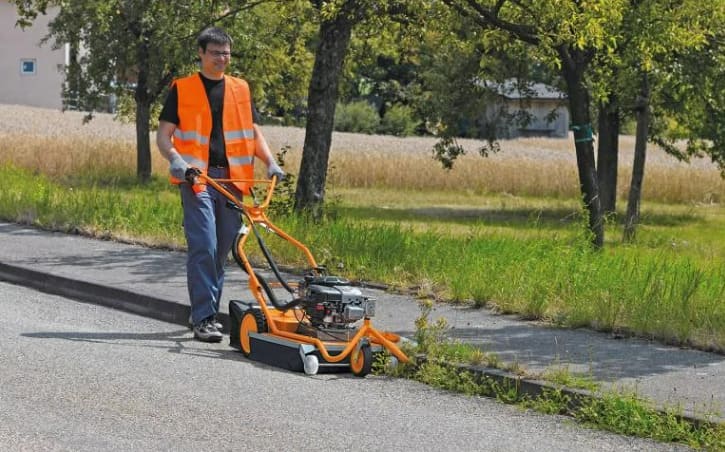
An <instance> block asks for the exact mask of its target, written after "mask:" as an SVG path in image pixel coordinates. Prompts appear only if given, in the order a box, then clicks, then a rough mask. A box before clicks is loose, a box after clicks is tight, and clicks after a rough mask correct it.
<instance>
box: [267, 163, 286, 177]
mask: <svg viewBox="0 0 725 452" xmlns="http://www.w3.org/2000/svg"><path fill="white" fill-rule="evenodd" d="M286 175H287V174H285V172H284V171H282V168H280V167H279V165H277V162H274V161H273V162H271V163H270V164H269V166H268V167H267V178H269V179H271V178H272V176H277V182H281V181H282V180H284V178H285V176H286Z"/></svg>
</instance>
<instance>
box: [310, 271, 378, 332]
mask: <svg viewBox="0 0 725 452" xmlns="http://www.w3.org/2000/svg"><path fill="white" fill-rule="evenodd" d="M300 292H301V294H300V295H302V296H301V298H302V300H303V302H302V303H301V305H302V308H303V309H304V310H305V313H306V314H307V316H308V318H309V319H310V322H311V323H312V326H313V327H316V328H347V327H349V326H351V324H353V323H355V322H357V321H358V320H360V319H362V318H365V317H373V316H374V315H375V300H374V299H373V298H369V297H366V296H364V295H363V294H362V292H361V291H360V289H358V288H357V287H353V286H351V285H350V282H349V281H348V280H346V279H343V278H340V277H337V276H320V277H315V276H306V277H305V281H304V283H303V284H302V285H300Z"/></svg>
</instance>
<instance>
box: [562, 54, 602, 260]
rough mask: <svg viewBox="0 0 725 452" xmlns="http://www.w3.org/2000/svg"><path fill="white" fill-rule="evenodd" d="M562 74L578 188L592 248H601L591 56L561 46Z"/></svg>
mask: <svg viewBox="0 0 725 452" xmlns="http://www.w3.org/2000/svg"><path fill="white" fill-rule="evenodd" d="M559 55H560V56H561V57H562V60H563V64H562V73H563V75H564V79H565V80H566V84H567V94H568V96H569V112H570V114H571V119H572V129H573V130H574V145H575V147H576V160H577V167H578V169H579V186H580V188H581V191H582V198H583V201H584V207H585V208H586V210H587V211H588V212H589V230H590V232H591V233H592V245H594V247H596V248H601V247H602V246H603V245H604V223H603V221H602V209H601V204H600V199H599V183H598V180H597V168H596V164H595V161H594V143H593V138H592V125H591V114H590V113H589V92H588V91H587V87H586V85H585V83H584V71H585V69H586V67H587V65H588V61H589V60H590V57H589V56H587V54H586V53H585V52H584V51H582V50H575V49H569V48H565V47H562V48H560V49H559Z"/></svg>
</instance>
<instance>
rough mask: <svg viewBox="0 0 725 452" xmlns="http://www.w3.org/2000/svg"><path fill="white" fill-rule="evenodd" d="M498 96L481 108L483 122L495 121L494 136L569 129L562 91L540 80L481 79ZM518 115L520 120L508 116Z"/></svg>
mask: <svg viewBox="0 0 725 452" xmlns="http://www.w3.org/2000/svg"><path fill="white" fill-rule="evenodd" d="M482 86H485V87H486V88H488V89H491V90H492V91H494V92H495V93H497V94H498V96H499V101H498V102H496V104H495V105H491V106H490V107H489V108H488V109H487V111H486V112H485V122H487V123H491V124H496V136H497V137H498V138H517V137H534V136H541V137H556V138H566V137H567V136H568V133H569V109H568V108H567V99H566V94H564V93H562V92H560V91H558V90H557V89H556V88H554V87H551V86H548V85H545V84H543V83H523V84H522V86H519V84H517V83H516V81H515V80H514V79H509V80H506V81H505V82H504V83H501V84H497V83H493V82H488V83H482ZM514 116H521V117H522V118H525V120H524V121H523V122H522V121H516V120H513V121H512V120H511V117H514Z"/></svg>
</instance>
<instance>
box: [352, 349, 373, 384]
mask: <svg viewBox="0 0 725 452" xmlns="http://www.w3.org/2000/svg"><path fill="white" fill-rule="evenodd" d="M372 367H373V351H372V350H371V349H370V344H363V345H362V347H360V350H358V351H357V353H355V350H353V352H352V353H351V354H350V370H351V371H352V374H353V375H355V376H356V377H364V376H365V375H367V374H369V373H370V370H371V369H372Z"/></svg>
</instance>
